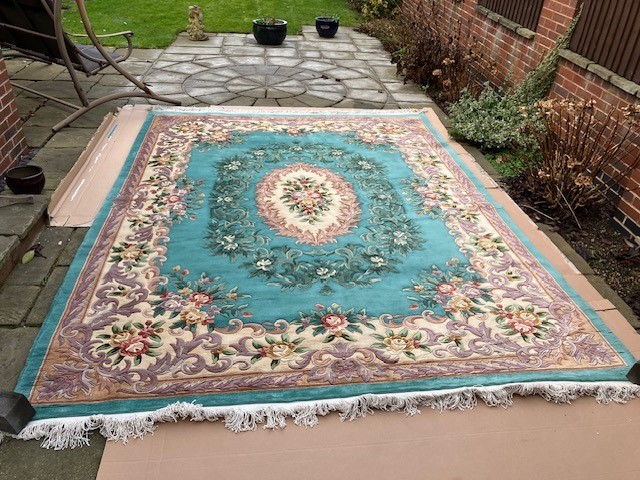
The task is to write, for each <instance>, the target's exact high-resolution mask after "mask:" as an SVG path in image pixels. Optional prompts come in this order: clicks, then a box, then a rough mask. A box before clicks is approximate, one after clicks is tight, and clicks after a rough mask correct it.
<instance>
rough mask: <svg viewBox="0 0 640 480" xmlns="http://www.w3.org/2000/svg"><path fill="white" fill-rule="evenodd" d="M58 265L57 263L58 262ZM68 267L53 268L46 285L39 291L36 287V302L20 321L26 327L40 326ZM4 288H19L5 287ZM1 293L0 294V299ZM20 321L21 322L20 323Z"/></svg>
mask: <svg viewBox="0 0 640 480" xmlns="http://www.w3.org/2000/svg"><path fill="white" fill-rule="evenodd" d="M58 263H59V262H58ZM68 270H69V267H55V268H54V269H53V271H52V272H51V274H50V275H49V277H48V278H47V280H46V285H45V286H44V287H43V288H42V289H40V288H37V287H31V288H37V291H38V295H37V298H36V300H35V301H34V302H33V304H32V305H31V308H30V310H29V314H28V315H27V316H26V319H25V318H24V317H23V318H22V320H25V322H24V323H25V325H27V326H28V327H39V326H40V325H42V322H43V321H44V319H45V317H46V316H47V314H48V313H49V308H51V304H52V303H53V299H54V298H55V296H56V294H57V293H58V289H59V288H60V286H61V285H62V281H63V280H64V276H65V275H66V274H67V271H68ZM6 288H14V289H15V288H19V287H12V286H10V285H9V286H7V287H6ZM22 288H29V287H22ZM1 296H2V293H0V297H1ZM22 320H21V321H22Z"/></svg>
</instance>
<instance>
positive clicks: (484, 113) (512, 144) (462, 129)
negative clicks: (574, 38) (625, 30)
mask: <svg viewBox="0 0 640 480" xmlns="http://www.w3.org/2000/svg"><path fill="white" fill-rule="evenodd" d="M580 13H581V12H579V13H578V14H577V15H576V17H575V18H574V19H573V21H572V22H571V25H570V26H569V28H568V29H567V31H566V32H565V33H564V35H561V36H560V37H559V38H558V39H557V40H556V43H555V45H554V46H553V48H552V49H551V50H550V51H549V53H548V54H547V55H546V56H545V57H544V58H543V59H542V60H541V61H540V63H539V64H538V66H537V67H536V68H534V69H533V70H532V71H530V72H529V73H528V74H527V76H526V77H525V78H524V80H523V81H522V82H520V83H519V84H518V85H516V86H515V87H514V88H513V90H512V91H511V92H510V93H506V94H504V93H502V92H500V93H499V92H496V91H495V90H494V89H493V88H492V87H491V85H490V84H489V83H485V85H484V88H483V90H482V92H481V93H480V94H479V95H478V96H477V97H476V96H474V95H472V93H471V92H469V91H464V92H463V93H462V95H461V97H460V100H459V101H458V102H457V103H456V104H454V105H452V106H451V111H450V117H451V122H452V129H451V134H452V135H454V136H456V137H462V138H466V139H467V140H471V141H472V142H475V143H477V144H478V145H480V146H481V147H484V148H487V149H504V148H525V149H526V148H530V146H531V144H532V137H531V136H530V135H529V134H527V133H525V132H524V127H525V124H527V123H529V124H530V123H531V120H532V119H531V118H528V117H527V115H526V111H527V110H531V109H530V108H528V107H530V106H531V105H532V104H534V103H535V102H536V101H538V100H541V99H543V98H544V96H545V95H546V93H547V91H548V90H549V88H550V87H551V85H552V84H553V81H554V79H555V75H556V68H557V65H558V59H559V58H560V50H561V49H563V48H566V47H567V45H568V44H569V39H570V38H571V34H572V33H573V30H574V29H575V26H576V24H577V22H578V19H579V18H580Z"/></svg>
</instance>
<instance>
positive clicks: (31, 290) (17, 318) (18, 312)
mask: <svg viewBox="0 0 640 480" xmlns="http://www.w3.org/2000/svg"><path fill="white" fill-rule="evenodd" d="M39 294H40V288H38V287H36V286H31V285H5V286H4V288H2V290H0V305H2V314H1V315H0V326H2V327H6V326H9V327H17V326H19V325H21V324H22V323H23V321H24V320H25V319H26V318H27V315H28V314H29V312H30V311H31V307H32V306H33V305H34V304H35V303H36V300H37V299H38V295H39Z"/></svg>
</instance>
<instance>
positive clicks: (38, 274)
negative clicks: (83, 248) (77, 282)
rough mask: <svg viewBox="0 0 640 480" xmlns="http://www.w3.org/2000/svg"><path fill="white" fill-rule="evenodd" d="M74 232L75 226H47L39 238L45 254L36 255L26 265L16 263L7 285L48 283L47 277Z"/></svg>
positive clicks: (41, 284) (38, 241)
mask: <svg viewBox="0 0 640 480" xmlns="http://www.w3.org/2000/svg"><path fill="white" fill-rule="evenodd" d="M72 233H73V228H68V227H47V228H46V229H45V230H44V231H43V232H42V233H41V234H40V236H39V237H38V239H37V243H40V245H41V251H42V255H43V256H42V257H34V259H33V260H31V261H30V262H29V263H27V264H25V265H22V264H19V265H16V267H15V268H14V269H13V271H12V272H11V275H9V278H7V280H6V282H5V285H35V286H44V285H46V283H47V278H49V274H50V272H51V270H52V268H53V267H54V266H55V265H56V263H57V261H58V256H59V255H60V254H61V253H62V251H63V250H64V248H65V246H66V245H67V244H68V243H69V240H70V238H71V235H72Z"/></svg>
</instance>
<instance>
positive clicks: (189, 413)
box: [0, 382, 640, 450]
mask: <svg viewBox="0 0 640 480" xmlns="http://www.w3.org/2000/svg"><path fill="white" fill-rule="evenodd" d="M514 395H520V396H527V395H540V396H541V397H543V398H544V399H545V400H547V401H550V402H554V403H571V401H573V400H575V399H577V398H578V397H581V396H592V397H594V398H595V399H596V401H597V402H598V403H610V402H616V403H626V402H627V401H629V400H631V399H633V398H635V397H640V386H638V385H634V384H632V383H629V382H593V383H578V382H574V383H567V382H552V383H542V382H537V383H519V384H509V385H502V386H492V387H482V386H477V387H468V388H460V389H452V390H441V391H437V392H410V393H397V394H382V395H377V394H376V395H374V394H367V395H362V396H357V397H349V398H342V399H330V400H317V401H309V402H297V403H285V404H270V405H264V404H258V405H241V406H230V407H203V406H201V405H197V404H195V403H188V402H176V403H174V404H172V405H169V406H167V407H164V408H161V409H159V410H157V411H154V412H142V413H131V414H117V415H93V416H90V417H74V418H65V419H50V420H37V421H34V422H31V423H29V424H28V425H27V426H26V427H25V428H24V429H23V430H22V431H21V432H20V433H19V434H18V435H10V434H2V433H1V432H0V443H1V442H2V439H3V438H4V436H5V435H7V436H11V437H13V438H18V439H21V440H34V439H35V440H42V447H44V448H52V449H54V450H62V449H65V448H76V447H80V446H82V445H88V444H89V435H90V433H91V432H92V431H93V430H99V432H100V434H101V435H103V436H104V437H105V438H107V439H108V440H115V441H118V440H121V441H122V442H123V443H125V444H126V443H127V441H128V440H129V439H132V438H141V437H143V436H144V435H146V434H149V433H153V431H154V430H155V428H156V425H157V424H158V423H160V422H177V421H178V420H185V419H190V420H191V421H198V422H200V421H205V420H206V421H211V422H215V421H218V420H222V421H224V425H225V427H226V428H228V429H229V430H231V431H232V432H236V433H239V432H245V431H250V430H256V429H257V428H258V425H263V428H266V429H278V428H284V427H285V426H286V424H287V420H286V419H287V417H291V418H292V419H293V423H294V424H295V425H299V426H305V427H313V426H314V425H317V423H318V416H325V415H327V414H329V413H331V412H338V414H339V417H340V420H341V421H345V420H350V421H351V420H356V419H358V418H361V417H366V416H367V415H371V414H373V413H374V410H385V411H389V412H400V413H404V414H405V415H408V416H412V415H416V414H419V413H421V412H420V407H429V408H432V409H434V410H438V411H440V412H443V411H445V410H467V409H471V408H473V407H475V406H476V405H477V403H478V399H480V400H482V401H483V402H484V403H485V404H487V405H488V406H491V407H498V406H500V407H504V408H506V407H508V406H510V405H512V404H513V397H514Z"/></svg>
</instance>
